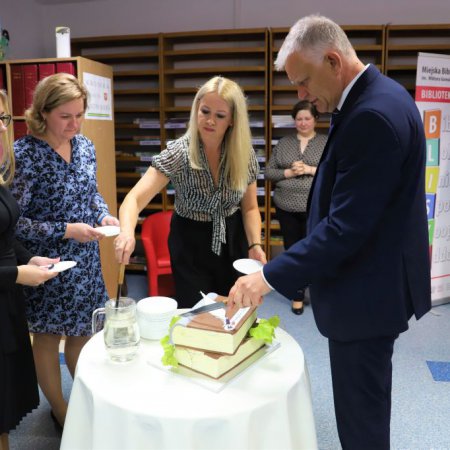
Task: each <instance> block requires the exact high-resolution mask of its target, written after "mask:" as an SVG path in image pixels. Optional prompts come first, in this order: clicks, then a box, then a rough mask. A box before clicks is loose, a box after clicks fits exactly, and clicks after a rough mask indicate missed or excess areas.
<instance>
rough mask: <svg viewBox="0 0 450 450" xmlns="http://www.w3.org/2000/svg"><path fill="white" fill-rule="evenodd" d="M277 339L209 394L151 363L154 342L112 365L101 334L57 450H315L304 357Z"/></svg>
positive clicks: (80, 376)
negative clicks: (276, 343)
mask: <svg viewBox="0 0 450 450" xmlns="http://www.w3.org/2000/svg"><path fill="white" fill-rule="evenodd" d="M276 335H277V340H278V341H279V342H280V344H281V345H280V347H279V348H277V349H276V350H274V351H273V352H272V353H270V354H268V355H266V356H265V357H263V358H262V359H260V360H259V361H257V362H256V363H255V364H254V365H252V366H251V367H249V368H248V369H247V370H246V371H245V372H244V373H242V374H241V375H240V376H238V377H236V378H235V379H233V380H232V381H230V382H229V383H228V384H227V385H226V386H225V388H224V389H223V390H221V391H220V392H214V391H212V390H210V389H207V388H205V387H204V386H201V385H199V384H196V383H194V382H192V380H189V379H186V378H185V377H183V376H181V375H178V374H173V373H170V372H169V371H167V370H161V369H159V368H157V367H155V366H154V365H152V364H149V361H150V362H152V361H153V362H158V361H159V359H160V358H161V355H162V348H161V346H160V344H159V342H158V341H147V340H141V344H140V349H139V354H138V357H137V358H136V359H135V360H133V361H131V362H129V363H114V362H112V361H110V360H109V359H108V356H107V354H106V350H105V348H104V343H103V335H102V333H98V334H97V335H95V336H94V337H93V338H92V339H91V340H90V341H89V342H88V343H87V345H86V346H85V347H84V348H83V350H82V352H81V354H80V359H79V361H78V365H77V371H76V376H75V380H74V383H73V388H72V393H71V396H70V402H69V409H68V413H67V417H66V422H65V427H64V433H63V437H62V442H61V450H88V449H104V450H115V449H117V450H138V449H155V450H165V449H167V450H182V449H205V450H206V449H207V450H215V449H223V450H238V449H246V450H248V449H271V450H272V449H273V450H275V449H276V450H288V449H305V450H313V449H317V441H316V432H315V425H314V417H313V412H312V404H311V391H310V386H309V379H308V372H307V368H306V365H305V360H304V355H303V352H302V350H301V348H300V346H299V345H298V344H297V342H296V341H295V340H294V339H293V338H292V337H291V336H290V335H289V334H287V333H286V332H285V331H283V330H280V329H278V330H277V332H276Z"/></svg>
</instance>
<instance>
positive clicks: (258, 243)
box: [248, 242, 262, 250]
mask: <svg viewBox="0 0 450 450" xmlns="http://www.w3.org/2000/svg"><path fill="white" fill-rule="evenodd" d="M257 245H259V246H260V247H262V244H261V242H255V243H253V244H252V245H249V246H248V250H250V249H252V248H253V247H256V246H257Z"/></svg>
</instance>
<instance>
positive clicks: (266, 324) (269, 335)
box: [249, 316, 280, 344]
mask: <svg viewBox="0 0 450 450" xmlns="http://www.w3.org/2000/svg"><path fill="white" fill-rule="evenodd" d="M279 324H280V318H279V316H272V317H271V318H270V319H260V320H259V322H258V325H256V327H253V328H250V330H249V334H250V336H252V337H254V338H255V339H262V340H263V341H264V342H266V343H268V344H271V343H272V341H273V338H274V337H275V328H277V327H278V325H279Z"/></svg>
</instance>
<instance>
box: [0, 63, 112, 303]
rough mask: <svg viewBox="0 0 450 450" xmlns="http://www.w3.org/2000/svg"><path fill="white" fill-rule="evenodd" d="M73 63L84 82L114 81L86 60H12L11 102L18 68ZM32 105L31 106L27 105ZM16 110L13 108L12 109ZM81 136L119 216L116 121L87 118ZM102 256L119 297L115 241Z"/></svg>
mask: <svg viewBox="0 0 450 450" xmlns="http://www.w3.org/2000/svg"><path fill="white" fill-rule="evenodd" d="M57 63H70V64H71V65H73V67H74V69H75V75H76V76H77V77H78V79H79V80H81V81H82V82H83V78H84V76H85V74H92V75H97V76H101V77H105V78H109V79H110V80H111V81H112V70H111V67H109V66H107V65H105V64H101V63H98V62H96V61H92V60H89V59H86V58H81V57H73V58H46V59H24V60H10V61H6V62H4V63H2V64H1V66H2V69H3V70H5V72H6V81H7V83H6V84H7V85H6V88H7V91H8V94H9V101H10V102H11V103H13V101H14V96H15V95H16V94H17V92H15V90H14V87H13V84H12V83H11V71H12V70H13V71H14V68H15V67H16V68H17V67H18V66H31V65H37V66H39V65H40V64H55V65H56V64H57ZM26 106H28V105H26ZM11 111H12V109H11ZM13 121H14V123H15V124H24V116H23V113H21V114H20V115H13ZM81 133H82V134H84V135H85V136H86V137H88V138H89V139H90V140H91V141H92V142H93V143H94V145H95V150H96V158H97V182H98V186H99V192H100V193H101V194H102V196H103V198H104V199H105V201H106V203H107V204H108V207H109V211H110V212H111V214H113V215H116V214H117V200H116V165H115V158H114V120H96V119H87V118H86V119H85V120H84V121H83V125H82V128H81ZM100 256H101V262H102V271H103V276H104V279H105V283H106V287H107V290H108V293H109V295H110V296H114V295H115V294H116V289H117V273H118V265H117V264H116V262H115V257H114V249H113V246H112V239H111V238H107V239H103V240H102V242H100Z"/></svg>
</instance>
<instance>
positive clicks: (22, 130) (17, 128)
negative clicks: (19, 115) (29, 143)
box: [13, 120, 28, 140]
mask: <svg viewBox="0 0 450 450" xmlns="http://www.w3.org/2000/svg"><path fill="white" fill-rule="evenodd" d="M13 129H14V140H17V139H20V138H21V137H23V136H26V135H27V134H28V128H27V124H26V123H25V121H23V120H15V121H14V127H13Z"/></svg>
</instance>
